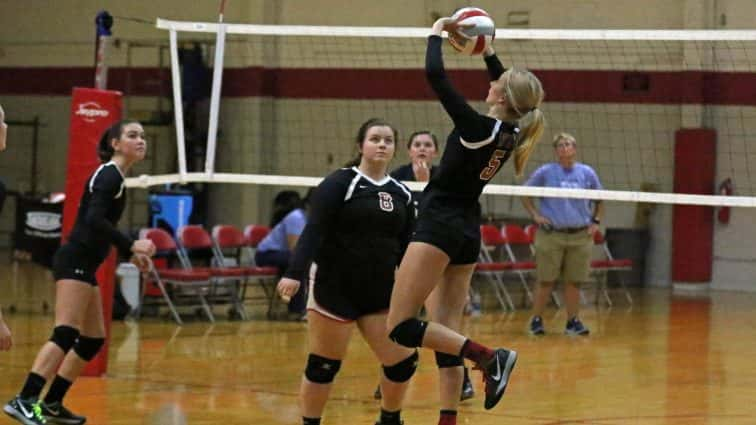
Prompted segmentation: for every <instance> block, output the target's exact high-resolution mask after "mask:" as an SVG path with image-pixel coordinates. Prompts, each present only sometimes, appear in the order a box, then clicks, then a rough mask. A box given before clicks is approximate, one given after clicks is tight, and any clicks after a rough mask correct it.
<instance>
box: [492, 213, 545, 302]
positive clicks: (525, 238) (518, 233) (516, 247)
mask: <svg viewBox="0 0 756 425" xmlns="http://www.w3.org/2000/svg"><path fill="white" fill-rule="evenodd" d="M501 234H502V236H503V237H504V240H505V241H506V243H505V245H504V248H505V250H506V252H507V255H508V256H509V261H511V262H512V271H513V272H514V273H516V274H517V276H518V277H519V279H520V283H521V284H522V289H523V290H524V291H525V294H526V295H527V297H528V301H530V303H532V302H533V292H532V291H531V290H530V285H529V284H528V277H529V276H531V275H533V274H534V273H535V269H536V263H535V257H534V253H535V251H534V249H533V243H534V241H535V239H534V238H535V231H534V230H533V229H531V231H530V232H526V231H525V230H524V229H523V228H522V227H520V226H518V225H516V224H505V225H504V227H502V228H501ZM515 252H518V253H519V255H515ZM557 305H559V304H558V303H557Z"/></svg>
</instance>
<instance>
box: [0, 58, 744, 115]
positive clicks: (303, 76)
mask: <svg viewBox="0 0 756 425" xmlns="http://www.w3.org/2000/svg"><path fill="white" fill-rule="evenodd" d="M535 73H536V74H537V75H538V77H539V78H540V79H541V81H542V82H543V85H544V87H545V88H546V100H547V101H552V102H581V103H641V104H699V103H701V104H715V105H748V106H756V73H735V72H700V71H690V72H683V71H680V72H648V73H638V72H624V71H575V70H539V71H535ZM633 77H638V78H639V79H640V81H641V84H642V85H644V84H646V85H647V89H646V90H642V89H641V90H638V89H635V90H633V89H632V88H631V89H629V90H628V89H625V87H624V85H625V82H626V80H627V79H628V78H631V79H632V78H633ZM450 78H451V79H452V80H453V82H454V84H455V86H456V87H457V88H458V89H459V90H460V91H461V92H462V94H463V95H464V96H465V97H467V98H468V99H471V100H483V98H484V96H485V94H486V92H487V87H488V84H487V81H486V74H485V71H484V70H457V71H450ZM93 81H94V70H93V69H92V68H89V67H54V68H30V67H3V68H0V94H1V95H39V96H70V93H71V88H72V87H74V86H81V87H88V86H91V85H92V84H93ZM108 86H109V88H110V89H113V90H120V91H122V92H124V94H125V95H127V96H128V95H132V96H159V95H161V94H162V95H164V96H170V95H171V85H170V72H169V71H168V70H165V69H163V70H161V69H158V68H132V69H127V68H111V70H110V73H109V76H108ZM223 95H224V96H226V97H253V96H277V97H285V98H294V99H320V98H331V99H403V100H433V99H435V96H434V95H433V93H432V92H431V91H430V89H429V87H428V84H427V83H426V81H425V72H424V71H423V70H422V69H402V70H386V69H324V68H319V69H294V68H285V69H266V68H259V67H249V68H230V69H226V70H225V71H224V82H223Z"/></svg>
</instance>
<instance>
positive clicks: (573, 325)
mask: <svg viewBox="0 0 756 425" xmlns="http://www.w3.org/2000/svg"><path fill="white" fill-rule="evenodd" d="M564 333H565V334H567V335H570V336H575V335H581V336H585V335H588V334H589V333H591V331H590V329H588V328H586V327H585V325H583V322H581V321H580V319H578V318H577V317H573V318H572V319H570V320H568V321H567V326H565V328H564Z"/></svg>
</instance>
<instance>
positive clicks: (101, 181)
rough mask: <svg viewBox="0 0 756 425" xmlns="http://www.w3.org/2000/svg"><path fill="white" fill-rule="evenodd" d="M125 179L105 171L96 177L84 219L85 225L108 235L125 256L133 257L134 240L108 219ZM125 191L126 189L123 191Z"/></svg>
mask: <svg viewBox="0 0 756 425" xmlns="http://www.w3.org/2000/svg"><path fill="white" fill-rule="evenodd" d="M122 184H123V178H122V177H121V175H120V174H118V172H117V171H116V172H111V170H105V171H103V172H101V173H99V174H98V175H97V176H95V177H94V181H93V182H92V184H91V186H90V188H89V190H90V191H91V195H90V198H89V208H88V209H87V214H86V216H85V217H84V220H85V223H86V224H87V225H88V226H89V227H90V228H91V229H92V230H93V231H94V232H96V233H99V234H103V235H107V236H108V239H110V241H111V243H113V244H114V245H115V246H116V247H117V248H118V251H119V252H120V253H121V255H123V256H127V257H128V256H130V255H131V245H132V244H133V243H134V240H133V239H131V238H130V237H128V236H126V235H125V234H123V233H121V232H120V231H119V230H118V229H116V227H115V226H114V225H113V223H111V222H110V221H109V220H108V219H107V218H106V215H107V212H108V208H109V207H110V205H111V204H112V202H113V200H114V199H115V198H116V196H117V195H118V193H119V192H120V191H121V185H122ZM123 190H125V189H123Z"/></svg>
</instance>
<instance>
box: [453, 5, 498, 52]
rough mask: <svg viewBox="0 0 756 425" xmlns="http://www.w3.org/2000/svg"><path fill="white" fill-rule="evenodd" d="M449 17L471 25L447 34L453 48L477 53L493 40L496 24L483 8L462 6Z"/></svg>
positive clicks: (462, 23) (461, 23)
mask: <svg viewBox="0 0 756 425" xmlns="http://www.w3.org/2000/svg"><path fill="white" fill-rule="evenodd" d="M451 17H452V18H453V19H454V20H455V21H457V23H459V24H460V25H473V26H471V27H469V28H460V29H459V30H457V31H456V32H455V33H450V34H449V43H450V44H451V45H452V47H454V50H456V51H458V52H460V53H464V54H466V55H479V54H481V53H483V51H484V50H485V49H486V47H488V46H490V45H491V43H492V42H493V39H494V36H495V35H496V25H495V24H494V21H493V19H491V16H489V15H488V13H486V11H485V10H483V9H480V8H477V7H463V8H461V9H459V10H457V11H456V12H454V14H453V15H452V16H451Z"/></svg>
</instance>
